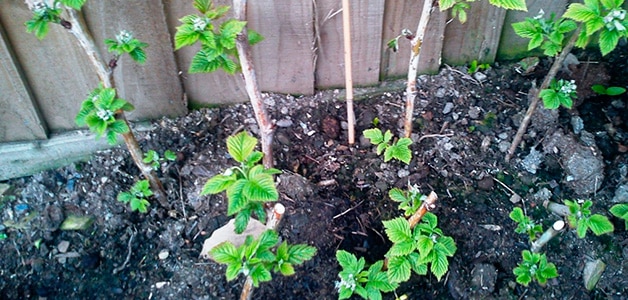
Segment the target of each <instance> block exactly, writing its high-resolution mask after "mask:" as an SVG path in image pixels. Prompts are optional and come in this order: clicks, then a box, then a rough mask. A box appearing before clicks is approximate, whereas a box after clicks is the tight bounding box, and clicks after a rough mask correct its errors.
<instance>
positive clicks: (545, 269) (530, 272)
mask: <svg viewBox="0 0 628 300" xmlns="http://www.w3.org/2000/svg"><path fill="white" fill-rule="evenodd" d="M521 256H522V258H523V261H522V262H521V263H519V265H518V266H517V267H516V268H515V269H514V270H513V273H514V274H515V276H517V282H518V283H519V284H522V285H525V286H528V284H530V282H531V281H533V280H535V281H537V282H538V283H539V284H541V285H545V283H547V280H548V279H551V278H556V277H558V270H556V266H555V265H554V264H553V263H548V262H547V257H546V256H545V254H541V253H532V252H530V251H529V250H523V251H522V252H521Z"/></svg>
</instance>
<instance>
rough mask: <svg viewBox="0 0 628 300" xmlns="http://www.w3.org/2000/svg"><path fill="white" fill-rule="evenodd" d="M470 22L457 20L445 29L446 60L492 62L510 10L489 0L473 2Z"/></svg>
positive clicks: (448, 61)
mask: <svg viewBox="0 0 628 300" xmlns="http://www.w3.org/2000/svg"><path fill="white" fill-rule="evenodd" d="M467 16H468V19H467V22H466V23H465V24H460V22H459V21H458V20H457V19H456V20H453V21H452V22H451V23H449V25H447V29H446V30H445V36H446V37H447V38H446V39H445V44H444V46H443V60H444V62H445V63H448V64H453V65H463V64H466V63H468V62H470V61H473V60H477V61H478V62H482V63H483V62H487V63H492V62H493V61H494V60H495V56H496V54H497V47H498V45H499V37H500V34H501V28H502V25H503V24H504V18H505V16H506V10H505V9H503V8H499V7H496V6H493V5H491V4H490V3H489V2H488V1H477V2H473V3H471V8H470V9H469V11H468V12H467Z"/></svg>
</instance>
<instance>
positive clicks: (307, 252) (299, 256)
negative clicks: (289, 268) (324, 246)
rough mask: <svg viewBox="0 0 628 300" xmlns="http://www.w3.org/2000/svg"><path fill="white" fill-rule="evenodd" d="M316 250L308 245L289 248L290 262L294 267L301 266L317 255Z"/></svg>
mask: <svg viewBox="0 0 628 300" xmlns="http://www.w3.org/2000/svg"><path fill="white" fill-rule="evenodd" d="M316 251H317V250H316V248H315V247H312V246H309V245H306V244H297V245H292V246H290V247H289V248H288V262H290V263H291V264H294V265H300V264H302V263H304V262H306V261H308V260H310V259H312V257H314V255H316Z"/></svg>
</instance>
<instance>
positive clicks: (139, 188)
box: [118, 180, 153, 213]
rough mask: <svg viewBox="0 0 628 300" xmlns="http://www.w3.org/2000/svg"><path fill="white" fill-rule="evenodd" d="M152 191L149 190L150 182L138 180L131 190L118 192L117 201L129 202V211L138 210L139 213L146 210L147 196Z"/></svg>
mask: <svg viewBox="0 0 628 300" xmlns="http://www.w3.org/2000/svg"><path fill="white" fill-rule="evenodd" d="M152 195H153V192H152V191H151V190H150V184H149V183H148V180H140V181H138V182H136V183H135V184H134V185H133V186H132V187H131V190H129V191H128V192H120V193H119V194H118V201H120V202H122V203H125V204H127V203H128V204H129V205H130V206H131V211H136V210H137V211H139V212H141V213H146V212H148V206H149V205H150V203H149V202H148V197H150V196H152Z"/></svg>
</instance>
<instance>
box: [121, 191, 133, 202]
mask: <svg viewBox="0 0 628 300" xmlns="http://www.w3.org/2000/svg"><path fill="white" fill-rule="evenodd" d="M133 198H135V195H133V194H131V193H129V192H120V193H118V197H117V200H118V201H120V202H122V203H128V202H129V201H131V199H133Z"/></svg>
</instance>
